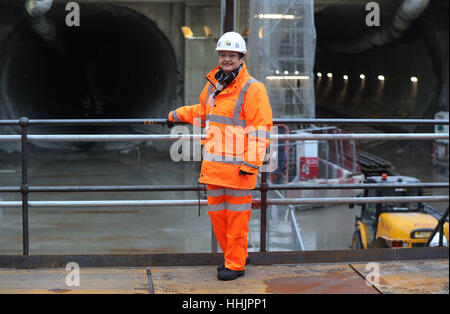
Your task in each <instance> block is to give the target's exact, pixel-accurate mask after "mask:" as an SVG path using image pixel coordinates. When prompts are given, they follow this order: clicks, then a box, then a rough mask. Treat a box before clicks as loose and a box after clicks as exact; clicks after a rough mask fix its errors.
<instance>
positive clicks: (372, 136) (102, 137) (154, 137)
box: [0, 133, 449, 142]
mask: <svg viewBox="0 0 450 314" xmlns="http://www.w3.org/2000/svg"><path fill="white" fill-rule="evenodd" d="M20 139H21V136H20V135H0V141H6V142H11V141H20ZM204 139H206V135H200V134H184V135H176V134H174V135H170V134H61V135H43V134H35V135H33V134H30V135H28V136H27V140H29V141H31V142H33V141H43V142H54V141H82V142H91V141H105V142H106V141H111V142H112V141H168V140H172V141H177V140H186V141H200V140H204ZM270 139H272V140H279V141H283V140H285V141H298V140H318V141H321V140H436V139H449V133H412V134H411V133H393V134H384V133H381V134H378V133H368V134H308V133H304V134H282V135H275V134H272V135H271V136H270Z"/></svg>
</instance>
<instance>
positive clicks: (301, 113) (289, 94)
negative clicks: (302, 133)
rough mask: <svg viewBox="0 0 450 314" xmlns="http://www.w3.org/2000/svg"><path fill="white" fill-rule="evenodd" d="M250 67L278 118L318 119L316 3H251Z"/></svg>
mask: <svg viewBox="0 0 450 314" xmlns="http://www.w3.org/2000/svg"><path fill="white" fill-rule="evenodd" d="M250 34H252V36H250V37H249V52H250V53H249V64H250V68H251V71H252V73H253V74H254V76H255V77H256V78H257V79H258V80H261V81H262V82H263V83H264V84H265V85H266V87H267V90H268V93H269V99H270V103H271V106H272V110H273V112H274V116H276V117H296V118H314V117H315V97H314V75H313V68H314V56H315V47H316V31H315V27H314V7H313V0H251V1H250Z"/></svg>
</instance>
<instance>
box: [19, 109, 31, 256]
mask: <svg viewBox="0 0 450 314" xmlns="http://www.w3.org/2000/svg"><path fill="white" fill-rule="evenodd" d="M19 125H20V133H21V140H20V143H21V162H22V184H21V185H20V192H21V193H22V240H23V255H24V256H28V255H30V250H29V238H28V192H29V186H28V142H27V126H28V118H25V117H22V118H20V120H19Z"/></svg>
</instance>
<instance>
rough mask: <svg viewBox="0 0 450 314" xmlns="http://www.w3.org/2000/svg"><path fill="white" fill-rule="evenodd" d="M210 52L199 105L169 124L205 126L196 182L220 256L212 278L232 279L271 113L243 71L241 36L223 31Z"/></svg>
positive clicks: (238, 267)
mask: <svg viewBox="0 0 450 314" xmlns="http://www.w3.org/2000/svg"><path fill="white" fill-rule="evenodd" d="M216 51H218V53H219V66H217V67H216V68H215V69H213V70H212V71H211V72H210V73H209V74H208V75H207V76H206V79H207V83H206V85H205V87H204V88H203V91H202V93H201V95H200V104H197V105H193V106H183V107H180V108H178V109H176V110H174V111H171V112H170V113H169V121H170V122H186V123H190V124H197V123H198V124H200V125H201V126H204V127H205V128H206V141H205V143H204V155H203V163H202V168H201V174H200V183H204V184H206V187H207V196H208V213H209V215H210V218H211V222H212V226H213V229H214V233H215V235H216V238H217V241H218V242H219V245H220V248H221V249H222V251H223V253H224V259H225V263H224V265H221V266H219V267H218V279H219V280H233V279H236V278H237V277H239V276H242V275H244V268H245V264H246V259H247V257H248V253H247V235H248V229H249V228H248V223H249V220H250V215H251V204H252V194H251V192H252V189H254V187H255V185H256V179H257V173H258V170H259V167H260V166H261V165H262V163H263V161H264V157H265V154H266V150H267V148H268V146H269V143H270V128H271V126H272V124H273V123H272V109H271V107H270V103H269V98H268V96H267V91H266V88H265V86H264V84H262V83H260V82H258V81H257V80H255V79H254V78H252V77H251V76H250V75H249V73H248V72H247V67H246V65H245V62H244V61H245V59H244V58H245V56H246V54H247V51H246V45H245V41H244V39H243V38H242V36H241V35H239V34H238V33H235V32H228V33H225V34H224V35H223V36H222V37H221V38H220V39H219V41H218V42H217V47H216ZM198 124H197V125H198Z"/></svg>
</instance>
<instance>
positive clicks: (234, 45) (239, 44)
mask: <svg viewBox="0 0 450 314" xmlns="http://www.w3.org/2000/svg"><path fill="white" fill-rule="evenodd" d="M222 50H227V51H236V52H240V53H243V54H247V46H246V45H245V40H244V38H242V36H241V35H240V34H239V33H236V32H228V33H225V34H223V35H222V37H220V38H219V41H218V42H217V47H216V51H222Z"/></svg>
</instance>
